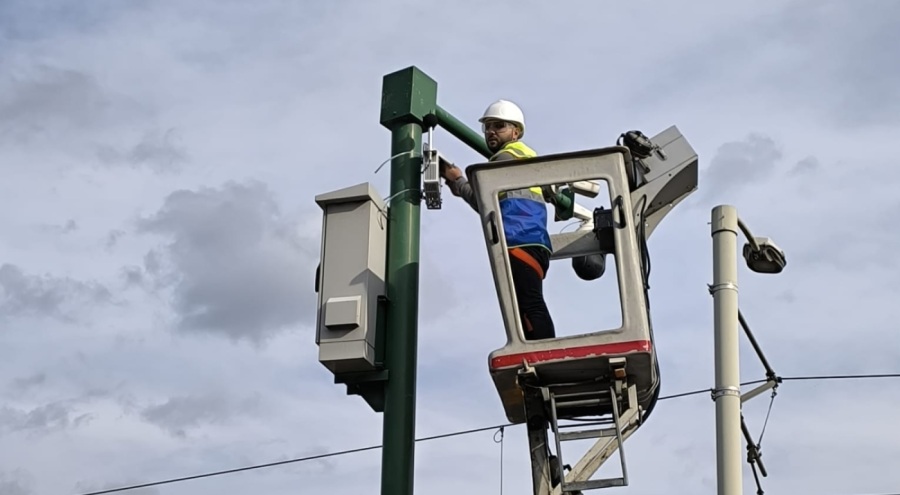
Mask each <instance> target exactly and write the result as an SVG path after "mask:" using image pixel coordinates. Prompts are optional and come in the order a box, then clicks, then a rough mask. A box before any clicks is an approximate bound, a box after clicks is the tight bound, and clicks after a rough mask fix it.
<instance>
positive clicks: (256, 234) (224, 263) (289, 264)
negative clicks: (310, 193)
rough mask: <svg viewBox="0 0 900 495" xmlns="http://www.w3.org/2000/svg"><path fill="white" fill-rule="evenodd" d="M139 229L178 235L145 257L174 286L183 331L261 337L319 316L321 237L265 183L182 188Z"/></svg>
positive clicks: (157, 280) (153, 275) (153, 273)
mask: <svg viewBox="0 0 900 495" xmlns="http://www.w3.org/2000/svg"><path fill="white" fill-rule="evenodd" d="M138 230H139V232H141V233H147V234H158V235H161V236H165V237H168V238H170V239H171V242H170V243H169V244H167V245H165V246H163V247H160V248H157V249H154V250H151V251H150V252H148V253H147V254H146V256H145V260H144V269H145V273H146V274H147V275H148V276H149V277H150V279H151V280H152V281H153V283H154V284H156V285H157V286H158V287H168V286H172V287H173V289H174V294H173V300H172V306H173V308H174V310H175V312H176V313H177V315H178V318H179V324H178V328H179V330H181V331H183V332H210V333H212V334H217V335H223V336H227V337H229V338H231V339H235V340H240V339H247V340H250V341H254V342H261V341H262V340H265V339H266V338H267V337H269V336H271V335H273V334H274V333H276V332H279V331H282V330H285V329H288V328H291V327H293V326H296V325H303V324H309V322H310V321H313V320H312V319H313V318H314V316H315V302H314V292H313V290H312V288H313V280H314V279H313V275H314V270H315V265H314V259H316V258H317V255H318V242H317V241H315V240H313V239H312V238H309V237H305V236H304V233H302V232H300V231H299V228H298V226H297V224H296V223H295V221H294V220H292V219H291V218H287V217H285V216H284V215H282V213H281V212H280V211H279V206H278V204H277V202H276V200H275V198H274V197H273V195H272V192H271V191H270V190H269V189H268V188H267V187H266V186H265V185H263V184H261V183H259V182H255V181H251V182H247V183H243V184H239V183H235V182H229V183H227V184H225V185H224V186H222V187H221V188H202V189H199V190H196V191H188V190H179V191H176V192H174V193H172V194H170V195H169V196H168V197H167V198H166V200H165V203H164V205H163V207H162V208H161V209H160V210H159V211H158V212H157V213H156V214H154V215H152V216H150V217H148V218H144V219H141V220H140V221H139V223H138ZM130 278H131V279H132V280H134V279H136V276H135V274H134V273H131V274H130Z"/></svg>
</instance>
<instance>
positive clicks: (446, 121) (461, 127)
mask: <svg viewBox="0 0 900 495" xmlns="http://www.w3.org/2000/svg"><path fill="white" fill-rule="evenodd" d="M434 115H435V117H437V120H438V125H440V126H441V127H443V128H444V129H446V130H447V132H449V133H450V134H451V135H453V136H454V137H456V138H457V139H459V140H460V141H462V142H464V143H466V144H467V145H469V147H470V148H472V149H473V150H475V151H477V152H478V153H481V155H482V156H484V157H485V158H490V157H491V155H493V153H491V150H490V149H488V147H487V143H485V142H484V136H482V135H481V134H478V133H477V132H475V131H473V130H472V129H471V128H470V127H469V126H467V125H466V124H464V123H462V122H460V121H459V119H457V118H456V117H454V116H453V115H451V114H450V112H448V111H446V110H444V109H443V108H441V107H440V106H436V108H435V112H434Z"/></svg>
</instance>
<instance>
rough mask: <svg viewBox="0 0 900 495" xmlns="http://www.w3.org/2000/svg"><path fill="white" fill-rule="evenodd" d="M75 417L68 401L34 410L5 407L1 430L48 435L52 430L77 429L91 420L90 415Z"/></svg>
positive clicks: (0, 412)
mask: <svg viewBox="0 0 900 495" xmlns="http://www.w3.org/2000/svg"><path fill="white" fill-rule="evenodd" d="M73 416H74V412H73V408H72V407H71V405H70V404H67V401H61V402H52V403H49V404H44V405H42V406H38V407H35V408H32V409H21V408H14V407H10V406H3V407H0V429H3V430H5V431H7V432H16V431H25V432H36V433H40V434H46V433H50V432H51V431H52V430H59V429H67V428H70V427H71V428H77V427H79V426H81V425H83V424H85V423H86V422H87V421H88V420H89V419H90V415H89V414H80V415H77V416H74V417H73Z"/></svg>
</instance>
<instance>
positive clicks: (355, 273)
mask: <svg viewBox="0 0 900 495" xmlns="http://www.w3.org/2000/svg"><path fill="white" fill-rule="evenodd" d="M316 203H317V204H318V205H319V206H320V207H321V208H322V210H323V215H324V216H323V221H322V246H321V258H320V264H319V269H318V273H317V274H316V291H317V292H318V316H317V322H316V344H318V346H319V362H321V363H322V364H323V365H325V366H326V367H327V368H328V369H330V370H331V371H332V372H333V373H334V374H335V375H340V374H344V373H355V372H365V371H372V370H374V369H376V367H377V365H376V363H377V359H376V355H377V353H376V349H377V345H376V342H377V340H376V337H377V321H378V300H379V298H380V297H381V296H384V292H385V263H386V257H385V255H386V247H387V218H386V211H387V210H386V207H385V204H384V201H383V200H382V199H381V198H380V197H379V196H378V194H377V193H376V191H375V189H374V188H373V187H372V185H371V184H369V183H363V184H358V185H355V186H351V187H348V188H345V189H340V190H337V191H332V192H329V193H325V194H320V195H318V196H316Z"/></svg>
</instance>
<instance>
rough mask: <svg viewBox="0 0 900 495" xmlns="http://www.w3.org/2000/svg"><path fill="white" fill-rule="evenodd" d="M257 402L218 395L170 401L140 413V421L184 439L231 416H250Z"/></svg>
mask: <svg viewBox="0 0 900 495" xmlns="http://www.w3.org/2000/svg"><path fill="white" fill-rule="evenodd" d="M257 405H258V399H256V398H249V399H244V400H234V399H231V398H229V397H226V396H224V395H220V394H207V395H187V396H180V397H172V398H170V399H169V400H167V401H166V402H163V403H161V404H156V405H152V406H148V407H145V408H143V410H141V413H140V414H141V417H142V418H143V419H144V420H145V421H147V422H149V423H152V424H155V425H157V426H159V427H160V428H163V429H164V430H166V431H168V432H169V433H170V434H171V435H173V436H177V437H184V436H186V434H187V430H188V429H190V428H193V427H197V426H200V425H202V424H217V423H224V422H227V421H229V420H231V419H232V418H234V417H235V416H238V415H240V414H244V413H247V412H252V411H254V410H255V409H256V407H257Z"/></svg>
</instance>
